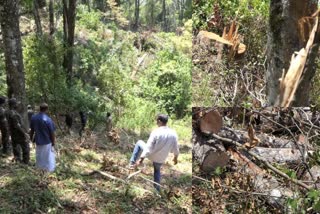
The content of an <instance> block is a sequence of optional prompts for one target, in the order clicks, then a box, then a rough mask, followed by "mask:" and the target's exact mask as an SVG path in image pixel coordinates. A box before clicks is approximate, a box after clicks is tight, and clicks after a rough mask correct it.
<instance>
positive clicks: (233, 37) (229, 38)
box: [197, 21, 246, 59]
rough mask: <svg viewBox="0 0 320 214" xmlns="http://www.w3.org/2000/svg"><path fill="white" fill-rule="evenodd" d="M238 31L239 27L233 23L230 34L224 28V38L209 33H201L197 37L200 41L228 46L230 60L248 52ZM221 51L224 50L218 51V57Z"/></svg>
mask: <svg viewBox="0 0 320 214" xmlns="http://www.w3.org/2000/svg"><path fill="white" fill-rule="evenodd" d="M238 29H239V26H237V25H236V24H235V22H234V21H233V22H232V24H231V26H230V28H229V31H228V32H227V29H226V28H224V30H223V34H222V36H219V35H217V34H215V33H212V32H208V31H200V32H199V34H198V36H197V37H198V39H199V40H201V39H203V38H206V39H209V40H214V41H216V42H218V43H221V44H224V45H227V46H228V47H229V48H230V51H229V55H228V58H229V59H232V58H234V57H235V56H236V55H241V54H243V53H244V52H245V51H246V45H244V44H242V43H241V42H240V38H241V35H240V34H238ZM221 51H222V49H221V50H218V55H220V56H221Z"/></svg>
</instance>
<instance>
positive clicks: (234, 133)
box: [219, 128, 297, 149]
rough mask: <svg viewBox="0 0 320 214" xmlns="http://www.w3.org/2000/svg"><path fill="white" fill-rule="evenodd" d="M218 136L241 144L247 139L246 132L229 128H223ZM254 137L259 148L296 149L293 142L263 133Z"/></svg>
mask: <svg viewBox="0 0 320 214" xmlns="http://www.w3.org/2000/svg"><path fill="white" fill-rule="evenodd" d="M219 136H221V137H224V138H229V139H232V140H235V141H237V142H240V143H241V144H242V143H244V142H246V141H247V139H249V136H248V132H247V131H241V130H234V129H230V128H223V130H222V131H221V132H220V133H219ZM256 137H257V138H259V140H260V143H259V145H258V146H260V147H268V148H292V149H297V146H296V144H295V143H294V141H293V140H289V139H283V138H277V137H274V136H272V135H267V134H264V133H256Z"/></svg>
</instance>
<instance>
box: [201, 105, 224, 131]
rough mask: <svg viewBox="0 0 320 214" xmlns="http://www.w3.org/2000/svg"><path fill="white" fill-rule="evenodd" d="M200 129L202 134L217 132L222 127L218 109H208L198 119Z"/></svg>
mask: <svg viewBox="0 0 320 214" xmlns="http://www.w3.org/2000/svg"><path fill="white" fill-rule="evenodd" d="M199 128H200V131H201V132H202V133H204V134H212V133H218V132H219V131H220V129H221V128H222V117H221V115H220V114H219V112H218V111H215V110H210V111H208V112H206V113H204V114H203V116H202V117H201V118H200V119H199Z"/></svg>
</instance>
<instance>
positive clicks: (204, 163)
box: [192, 132, 229, 172]
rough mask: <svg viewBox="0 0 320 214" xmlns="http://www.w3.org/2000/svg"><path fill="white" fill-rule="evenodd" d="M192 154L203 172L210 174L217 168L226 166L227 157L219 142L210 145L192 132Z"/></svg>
mask: <svg viewBox="0 0 320 214" xmlns="http://www.w3.org/2000/svg"><path fill="white" fill-rule="evenodd" d="M192 139H193V148H192V153H193V157H194V158H195V160H197V161H198V162H199V165H200V169H201V170H202V171H204V172H212V171H214V170H215V169H216V168H217V167H224V166H226V165H227V164H228V161H229V156H228V155H227V152H226V149H225V147H224V146H223V145H222V143H221V142H218V141H216V142H213V141H211V142H210V143H209V142H207V141H206V139H203V138H202V137H200V135H197V134H195V132H193V138H192Z"/></svg>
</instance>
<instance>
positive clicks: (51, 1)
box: [49, 0, 54, 36]
mask: <svg viewBox="0 0 320 214" xmlns="http://www.w3.org/2000/svg"><path fill="white" fill-rule="evenodd" d="M53 4H54V0H49V31H50V32H49V34H50V36H52V35H53V34H54V8H53V6H54V5H53Z"/></svg>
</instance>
